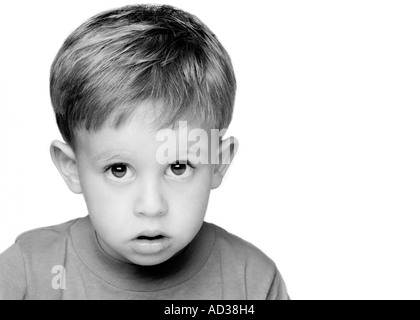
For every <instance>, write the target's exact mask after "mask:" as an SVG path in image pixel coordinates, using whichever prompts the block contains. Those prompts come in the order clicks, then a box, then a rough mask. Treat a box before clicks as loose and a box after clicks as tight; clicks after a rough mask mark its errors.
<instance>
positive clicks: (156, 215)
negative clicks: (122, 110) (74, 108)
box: [76, 107, 218, 265]
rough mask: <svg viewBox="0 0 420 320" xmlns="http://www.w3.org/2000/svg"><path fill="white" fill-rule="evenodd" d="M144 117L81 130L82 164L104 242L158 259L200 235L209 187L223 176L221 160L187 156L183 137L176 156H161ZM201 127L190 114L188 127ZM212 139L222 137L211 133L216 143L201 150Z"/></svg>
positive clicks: (124, 254) (138, 258) (135, 257)
mask: <svg viewBox="0 0 420 320" xmlns="http://www.w3.org/2000/svg"><path fill="white" fill-rule="evenodd" d="M138 110H141V108H140V107H139V108H138ZM136 113H138V112H137V111H136ZM138 114H139V115H141V113H138ZM141 117H142V119H141V120H138V119H139V118H137V117H136V116H134V117H133V119H132V121H128V122H127V123H125V124H123V125H122V126H121V128H119V129H114V128H112V127H110V126H104V128H102V129H101V130H100V131H98V132H87V131H85V130H79V131H77V132H76V144H77V156H76V158H77V169H78V176H79V180H80V186H81V189H82V192H83V195H84V198H85V201H86V204H87V208H88V211H89V215H90V219H91V221H92V224H93V226H94V228H95V230H96V232H97V236H98V240H99V242H100V244H101V246H102V248H103V249H104V250H105V251H106V252H107V253H108V254H110V255H111V256H113V257H114V258H116V259H119V260H122V261H125V262H130V263H134V264H138V265H155V264H159V263H162V262H164V261H166V260H168V259H169V258H171V257H173V256H174V255H176V254H177V253H178V252H179V251H181V250H182V249H183V248H185V246H186V245H188V244H189V243H190V242H191V240H192V239H193V238H194V237H195V235H196V234H197V232H198V231H199V229H200V227H201V225H202V223H203V220H204V216H205V213H206V208H207V204H208V200H209V195H210V190H211V189H212V188H214V187H217V186H218V184H217V183H216V184H217V185H216V184H215V182H214V181H213V180H214V168H215V166H214V165H212V164H211V163H209V164H200V163H193V165H195V166H196V168H195V169H193V168H192V167H190V166H189V165H187V164H185V162H182V160H184V161H185V160H187V159H188V150H180V149H179V148H177V146H176V145H174V146H173V147H171V148H170V149H169V152H168V159H171V161H170V162H169V163H165V164H161V163H159V162H158V161H157V160H156V154H157V152H158V149H159V146H161V145H162V142H159V141H157V139H156V131H153V130H151V129H150V126H149V125H148V124H147V123H148V122H147V118H145V116H144V115H141ZM194 128H197V126H194V125H193V124H192V123H190V122H188V131H190V130H192V129H194ZM174 131H175V133H176V132H179V130H174ZM211 143H216V144H217V143H218V141H217V140H216V141H211V139H209V144H208V148H209V149H208V150H201V151H202V152H209V150H211ZM190 144H191V143H190V142H189V143H188V145H190ZM177 153H179V154H178V156H177ZM177 160H181V164H178V165H177V164H176V161H177Z"/></svg>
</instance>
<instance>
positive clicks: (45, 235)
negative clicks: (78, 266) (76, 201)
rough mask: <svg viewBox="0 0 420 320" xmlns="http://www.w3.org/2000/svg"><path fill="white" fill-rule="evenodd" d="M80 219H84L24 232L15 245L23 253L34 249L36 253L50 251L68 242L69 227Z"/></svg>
mask: <svg viewBox="0 0 420 320" xmlns="http://www.w3.org/2000/svg"><path fill="white" fill-rule="evenodd" d="M81 219H84V218H77V219H73V220H70V221H67V222H64V223H61V224H57V225H52V226H47V227H42V228H36V229H32V230H29V231H26V232H24V233H22V234H20V235H19V236H18V237H17V238H16V241H15V243H16V244H17V245H18V246H19V247H20V249H21V250H22V251H24V252H25V251H27V250H31V251H32V250H34V249H35V250H36V249H38V250H36V251H39V250H41V251H43V250H45V252H47V251H51V250H53V249H54V248H55V247H57V246H60V247H61V246H62V244H63V243H65V242H66V241H67V240H68V238H69V235H70V228H71V226H72V225H74V224H75V223H76V222H77V221H79V220H81Z"/></svg>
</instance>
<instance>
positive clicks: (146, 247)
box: [132, 232, 173, 255]
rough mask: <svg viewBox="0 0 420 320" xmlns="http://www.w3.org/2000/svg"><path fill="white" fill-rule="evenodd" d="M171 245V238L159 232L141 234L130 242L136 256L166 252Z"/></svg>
mask: <svg viewBox="0 0 420 320" xmlns="http://www.w3.org/2000/svg"><path fill="white" fill-rule="evenodd" d="M172 243H173V239H172V238H171V237H168V236H166V235H165V234H162V233H160V232H142V233H141V234H140V235H139V236H137V237H136V238H134V241H133V242H132V245H133V247H132V248H133V250H134V251H135V252H136V253H138V254H146V255H148V254H157V253H159V252H161V251H163V250H166V249H167V248H168V247H170V246H171V244H172Z"/></svg>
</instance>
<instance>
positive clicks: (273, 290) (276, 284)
mask: <svg viewBox="0 0 420 320" xmlns="http://www.w3.org/2000/svg"><path fill="white" fill-rule="evenodd" d="M266 300H290V298H289V295H288V293H287V288H286V284H285V283H284V280H283V278H282V276H281V275H280V272H279V270H278V269H277V268H276V274H275V276H274V279H273V282H272V284H271V287H270V290H269V291H268V294H267V299H266Z"/></svg>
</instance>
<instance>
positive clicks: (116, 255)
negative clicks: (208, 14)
mask: <svg viewBox="0 0 420 320" xmlns="http://www.w3.org/2000/svg"><path fill="white" fill-rule="evenodd" d="M50 80H51V81H50V90H51V99H52V104H53V107H54V111H55V114H56V119H57V124H58V127H59V129H60V132H61V134H62V136H63V138H64V140H65V142H66V143H63V142H60V141H57V140H56V141H53V142H52V144H51V156H52V159H53V162H54V164H55V165H56V167H57V169H58V171H59V172H60V174H61V175H62V177H63V179H64V181H65V182H66V184H67V185H68V187H69V188H70V190H71V191H73V192H74V193H80V194H83V196H84V198H85V201H86V205H87V209H88V213H89V215H88V216H87V217H84V218H79V219H75V220H72V221H69V222H66V223H64V224H61V225H58V226H52V227H46V228H41V229H37V230H33V231H29V232H26V233H24V234H22V235H21V236H19V237H18V238H17V240H16V243H15V244H14V245H12V246H11V247H10V248H9V249H8V250H6V251H5V252H4V253H2V254H1V255H0V298H2V299H287V298H288V295H287V291H286V287H285V284H284V282H283V280H282V278H281V276H280V274H279V272H278V270H277V268H276V266H275V264H274V262H273V261H272V260H270V259H269V258H268V257H267V256H266V255H264V254H263V253H262V252H261V251H260V250H258V249H257V248H256V247H254V246H253V245H251V244H250V243H248V242H245V241H244V240H242V239H240V238H238V237H236V236H234V235H232V234H230V233H228V232H226V231H225V230H223V229H221V228H220V227H217V226H215V225H213V224H210V223H206V222H203V220H204V216H205V213H206V208H207V203H208V200H209V195H210V190H211V189H215V188H217V187H218V186H219V185H220V184H221V182H222V179H223V176H224V175H225V173H226V170H227V169H228V167H229V163H230V161H231V160H232V159H233V157H234V155H235V153H236V150H237V144H238V142H237V140H236V139H235V138H233V137H230V138H226V139H222V136H223V134H221V133H220V132H223V129H226V128H227V127H228V125H229V123H230V121H231V117H232V112H233V104H234V98H235V90H236V83H235V76H234V73H233V68H232V64H231V61H230V58H229V56H228V54H227V53H226V51H225V50H224V48H223V47H222V45H221V44H220V43H219V41H218V40H217V38H216V37H215V35H214V34H213V33H212V32H211V31H210V30H209V29H208V28H207V27H206V26H205V25H204V24H203V23H201V22H200V21H199V20H198V19H197V18H196V17H195V16H193V15H190V14H188V13H186V12H183V11H181V10H178V9H175V8H173V7H170V6H151V5H138V6H128V7H123V8H120V9H118V10H113V11H109V12H105V13H102V14H99V15H97V16H95V17H93V18H91V19H90V20H89V21H87V22H86V23H84V24H83V25H81V26H80V27H79V28H78V29H76V30H75V31H74V32H73V33H72V34H71V35H70V36H69V37H68V39H67V40H66V41H65V43H64V44H63V46H62V48H61V49H60V51H59V52H58V54H57V57H56V59H55V60H54V62H53V65H52V68H51V79H50ZM216 129H220V130H222V131H219V130H216ZM191 137H193V138H191ZM197 137H199V138H200V139H199V141H198V142H197V139H196V138H197Z"/></svg>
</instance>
